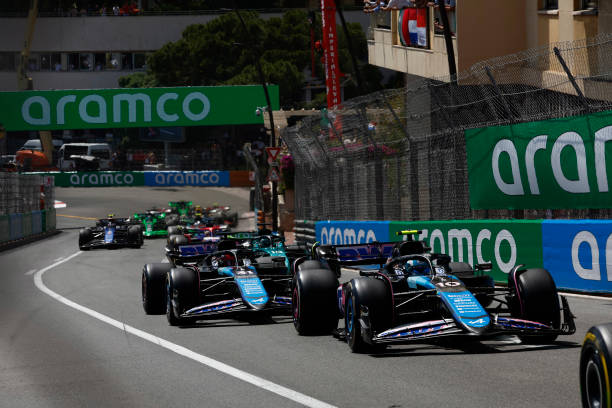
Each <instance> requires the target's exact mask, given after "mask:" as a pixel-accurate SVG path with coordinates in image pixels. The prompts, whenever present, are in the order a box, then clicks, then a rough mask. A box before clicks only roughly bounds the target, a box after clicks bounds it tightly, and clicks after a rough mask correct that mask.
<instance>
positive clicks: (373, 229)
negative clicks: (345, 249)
mask: <svg viewBox="0 0 612 408" xmlns="http://www.w3.org/2000/svg"><path fill="white" fill-rule="evenodd" d="M315 230H316V234H317V241H319V242H320V243H321V244H322V245H328V244H329V245H340V244H363V243H368V242H374V241H380V242H384V241H388V238H389V222H388V221H318V222H317V223H316V225H315Z"/></svg>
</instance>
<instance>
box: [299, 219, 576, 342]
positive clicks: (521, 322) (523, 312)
mask: <svg viewBox="0 0 612 408" xmlns="http://www.w3.org/2000/svg"><path fill="white" fill-rule="evenodd" d="M404 233H405V234H406V235H408V236H409V238H410V239H409V240H407V241H403V242H400V243H395V242H387V243H378V242H374V243H369V244H356V245H324V246H318V247H316V249H315V251H314V252H315V260H310V261H308V260H296V264H295V270H296V273H295V278H294V281H293V285H292V287H293V291H292V304H293V321H294V325H295V328H296V330H297V331H298V333H299V334H307V333H312V332H334V331H335V333H336V334H337V335H338V336H340V337H344V338H346V341H347V343H348V345H349V347H350V348H351V350H352V351H353V352H371V351H376V350H377V349H380V348H384V346H385V345H389V344H394V343H409V342H414V341H424V340H429V339H432V338H437V337H442V336H465V337H469V336H475V337H480V338H482V337H488V336H495V335H499V334H515V335H518V337H519V338H520V339H521V340H522V341H523V342H532V343H543V342H545V343H548V342H551V341H553V340H554V339H555V338H556V337H557V336H558V335H566V334H573V333H574V332H575V330H576V328H575V325H574V320H573V318H574V316H573V315H572V313H571V311H570V308H569V305H568V303H567V300H566V299H565V297H563V296H559V295H558V294H557V288H556V286H555V283H554V281H553V279H552V277H551V276H550V274H549V273H548V271H546V270H545V269H541V268H535V269H525V268H523V265H518V266H517V267H515V268H514V269H513V270H512V271H511V272H510V273H509V275H508V287H496V286H495V284H494V282H493V279H492V278H491V277H490V276H489V275H487V274H485V273H484V271H485V270H489V269H491V264H480V265H476V266H475V268H472V267H471V266H470V265H468V264H466V263H463V262H451V259H450V257H449V256H448V255H446V254H436V253H431V252H430V251H431V249H430V248H428V247H427V246H426V245H425V243H424V242H422V241H414V240H412V234H416V233H419V231H404ZM365 265H367V266H369V267H370V269H365V268H363V266H365ZM374 265H378V267H376V268H375V269H371V267H372V266H374ZM341 267H358V269H360V272H359V274H360V276H359V277H357V278H354V279H351V280H350V281H349V282H346V283H343V284H342V285H340V284H339V281H338V278H337V276H338V275H337V273H339V270H340V268H341ZM562 318H563V319H562ZM339 319H343V320H344V325H345V328H344V329H342V330H336V328H337V326H338V321H339Z"/></svg>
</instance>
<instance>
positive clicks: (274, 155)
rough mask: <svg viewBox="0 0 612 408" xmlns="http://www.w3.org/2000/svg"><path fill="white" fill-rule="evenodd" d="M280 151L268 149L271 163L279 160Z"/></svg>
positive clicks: (278, 148)
mask: <svg viewBox="0 0 612 408" xmlns="http://www.w3.org/2000/svg"><path fill="white" fill-rule="evenodd" d="M280 151H281V148H280V147H266V153H268V157H269V158H270V160H271V161H276V159H278V154H279V153H280Z"/></svg>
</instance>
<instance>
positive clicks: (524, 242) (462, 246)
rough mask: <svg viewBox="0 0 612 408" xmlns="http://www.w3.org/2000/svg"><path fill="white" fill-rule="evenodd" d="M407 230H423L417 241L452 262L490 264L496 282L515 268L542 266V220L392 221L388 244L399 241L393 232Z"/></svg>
mask: <svg viewBox="0 0 612 408" xmlns="http://www.w3.org/2000/svg"><path fill="white" fill-rule="evenodd" d="M406 229H419V230H422V231H423V232H422V234H421V235H420V236H419V239H422V240H424V241H425V242H427V244H428V245H429V246H430V247H432V250H433V252H438V253H445V254H448V255H450V256H451V258H452V259H453V261H457V262H467V263H469V264H470V265H474V264H478V263H486V262H491V263H493V270H492V271H491V275H492V276H493V278H494V279H495V281H496V282H503V283H505V282H507V273H508V272H510V270H511V269H512V268H513V267H514V266H516V265H518V264H525V265H526V266H527V267H533V268H541V267H542V266H543V258H542V221H541V220H467V221H417V222H402V221H392V222H390V223H389V240H390V241H400V240H402V239H403V238H402V237H401V236H397V235H396V232H397V231H401V230H406Z"/></svg>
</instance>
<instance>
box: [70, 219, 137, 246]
mask: <svg viewBox="0 0 612 408" xmlns="http://www.w3.org/2000/svg"><path fill="white" fill-rule="evenodd" d="M142 243H143V234H142V225H141V224H140V223H139V222H137V221H131V220H130V219H129V218H115V217H114V216H113V215H109V216H108V218H101V219H99V220H98V221H97V222H96V225H95V226H93V227H86V228H83V229H81V230H80V231H79V249H81V250H82V251H87V250H89V249H91V248H104V247H105V248H114V247H121V246H127V247H134V248H140V247H141V246H142Z"/></svg>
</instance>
